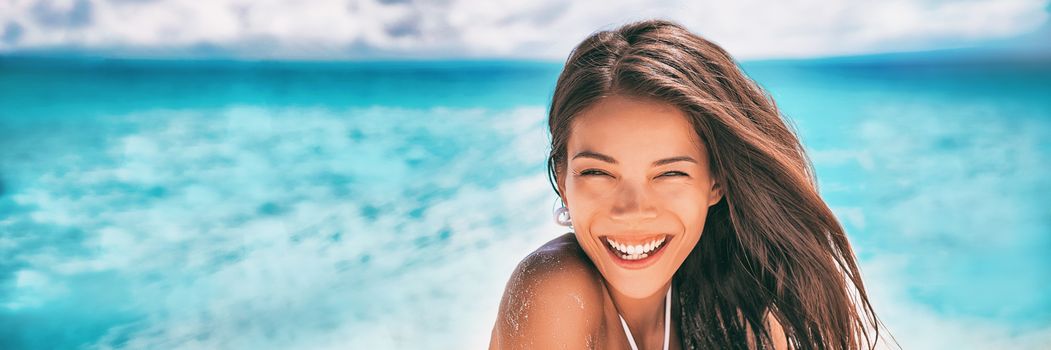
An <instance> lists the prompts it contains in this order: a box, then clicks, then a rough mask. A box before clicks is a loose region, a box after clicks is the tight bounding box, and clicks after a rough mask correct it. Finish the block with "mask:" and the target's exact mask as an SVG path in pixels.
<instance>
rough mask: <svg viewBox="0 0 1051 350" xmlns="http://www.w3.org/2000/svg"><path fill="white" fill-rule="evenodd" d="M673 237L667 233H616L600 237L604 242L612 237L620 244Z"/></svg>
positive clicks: (643, 242) (644, 242)
mask: <svg viewBox="0 0 1051 350" xmlns="http://www.w3.org/2000/svg"><path fill="white" fill-rule="evenodd" d="M665 237H671V235H669V234H667V233H647V234H614V235H601V236H598V239H599V240H600V241H602V242H606V240H607V239H612V240H614V241H616V242H617V243H620V244H628V245H634V244H646V243H650V242H653V241H656V240H658V239H661V238H665Z"/></svg>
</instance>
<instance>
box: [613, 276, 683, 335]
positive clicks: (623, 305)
mask: <svg viewBox="0 0 1051 350" xmlns="http://www.w3.org/2000/svg"><path fill="white" fill-rule="evenodd" d="M603 283H606V282H605V280H603ZM668 288H671V282H670V281H669V282H668V283H667V284H665V285H664V286H663V287H661V288H660V289H658V290H657V292H656V293H654V294H653V295H650V296H647V297H645V298H642V299H637V298H632V297H629V296H626V295H623V294H621V293H620V292H618V291H617V290H616V289H615V288H613V287H612V286H610V285H609V283H606V290H608V291H609V296H610V298H611V299H612V300H613V305H615V306H616V307H617V310H618V311H620V315H621V317H624V322H626V323H627V324H628V328H630V329H631V332H632V335H634V336H635V341H636V342H637V343H638V345H639V348H640V349H641V348H649V347H648V346H644V345H643V344H651V343H654V341H652V339H655V338H656V339H658V340H657V341H659V342H661V343H663V342H664V327H665V326H664V307H665V306H664V299H665V297H666V296H667V294H668Z"/></svg>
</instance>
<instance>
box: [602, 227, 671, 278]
mask: <svg viewBox="0 0 1051 350" xmlns="http://www.w3.org/2000/svg"><path fill="white" fill-rule="evenodd" d="M607 237H608V236H607ZM658 237H659V236H658ZM666 237H667V238H666V239H665V242H664V243H663V244H661V246H660V248H658V249H657V250H656V251H654V252H653V254H650V255H649V256H647V257H645V258H642V259H638V260H625V259H622V258H621V257H620V254H621V253H620V252H617V251H616V250H615V249H614V248H613V247H610V246H609V244H606V243H604V244H603V246H605V247H606V254H607V255H609V257H610V260H613V262H614V263H616V264H617V265H620V266H621V267H623V268H626V269H633V270H636V269H643V268H646V267H649V266H650V265H653V264H654V263H656V262H657V260H660V258H661V256H663V255H664V251H666V250H668V249H667V248H668V246H669V245H671V243H672V240H673V238H674V236H672V235H666ZM613 240H616V238H613Z"/></svg>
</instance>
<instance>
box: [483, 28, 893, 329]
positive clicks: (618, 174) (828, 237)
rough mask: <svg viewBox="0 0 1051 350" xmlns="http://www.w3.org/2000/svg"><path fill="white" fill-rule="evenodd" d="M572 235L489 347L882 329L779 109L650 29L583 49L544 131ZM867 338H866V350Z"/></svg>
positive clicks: (670, 33) (535, 266)
mask: <svg viewBox="0 0 1051 350" xmlns="http://www.w3.org/2000/svg"><path fill="white" fill-rule="evenodd" d="M549 127H550V132H551V136H552V137H551V153H550V158H549V161H548V170H549V176H550V178H551V180H552V187H553V188H554V190H555V191H556V193H557V194H558V195H559V197H560V198H561V202H562V207H561V208H559V210H558V211H557V212H556V213H557V214H556V215H558V219H557V220H558V221H559V222H560V223H562V224H564V225H566V226H569V227H571V228H572V229H573V232H571V233H567V234H565V235H563V236H561V237H558V238H556V239H554V240H552V241H550V242H548V243H547V244H545V245H543V246H542V247H540V248H539V249H537V250H536V251H535V252H533V253H532V254H530V255H529V256H527V257H526V258H525V259H524V260H523V261H522V262H521V263H520V264H519V265H518V268H517V269H516V271H515V272H514V273H513V275H512V276H511V279H510V281H509V282H508V284H507V288H506V290H505V293H504V296H503V299H502V301H501V304H500V312H499V316H498V319H497V322H496V325H495V326H494V328H493V333H492V339H491V342H490V348H491V349H628V348H631V349H788V348H793V349H858V348H862V347H869V346H874V345H875V342H874V341H871V342H870V340H878V339H879V332H878V331H879V328H878V327H877V325H878V324H879V322H878V320H877V319H876V317H875V314H874V311H873V310H872V307H871V305H870V304H869V301H868V297H867V294H866V292H865V288H864V285H863V284H862V281H861V278H860V275H859V271H858V267H857V264H856V262H855V258H854V255H853V252H852V250H851V247H850V244H849V242H848V241H847V237H846V236H845V234H844V230H843V228H842V227H841V226H840V224H839V223H838V222H837V220H836V218H835V216H834V215H833V213H832V212H831V211H830V210H829V208H828V206H827V205H826V204H825V203H824V202H823V201H822V199H821V198H820V197H819V194H818V190H817V185H816V180H815V179H814V172H813V169H812V167H811V165H810V161H809V159H808V158H807V156H806V154H805V153H804V149H803V147H802V145H801V144H800V142H799V139H798V137H797V136H796V135H795V133H794V132H793V131H792V130H791V129H790V128H789V127H788V126H787V125H786V123H785V121H784V120H783V119H782V117H781V115H780V113H779V112H778V110H777V108H776V106H775V104H774V102H773V101H772V100H771V99H770V98H769V97H768V96H767V95H766V94H765V93H764V91H763V90H762V89H761V88H760V87H758V86H757V85H756V84H755V83H754V82H752V81H751V80H750V79H748V78H747V77H746V76H745V75H744V74H743V73H742V72H741V71H740V70H739V68H738V67H737V65H736V64H735V62H734V60H733V59H732V58H731V57H730V56H729V55H728V54H727V53H726V52H725V51H723V50H722V49H721V48H720V47H718V46H716V45H715V44H713V43H711V42H709V41H707V40H705V39H703V38H701V37H699V36H697V35H694V34H692V33H690V32H689V31H688V30H686V29H685V28H683V27H681V26H680V25H678V24H675V23H672V22H668V21H663V20H650V21H643V22H639V23H633V24H629V25H626V26H624V27H621V28H619V29H616V30H612V31H603V32H599V33H596V34H593V35H592V36H590V37H588V38H587V39H585V40H584V42H582V43H581V44H580V45H579V46H577V48H575V49H574V50H573V52H572V54H571V55H570V57H569V60H568V61H567V62H566V65H565V68H564V70H563V71H562V74H561V76H559V78H558V83H557V85H556V87H555V94H554V98H553V101H552V103H551V110H550V116H549ZM873 335H874V337H873Z"/></svg>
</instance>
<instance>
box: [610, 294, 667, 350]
mask: <svg viewBox="0 0 1051 350" xmlns="http://www.w3.org/2000/svg"><path fill="white" fill-rule="evenodd" d="M617 317H620V325H621V326H624V333H626V334H627V335H628V343H629V344H631V350H639V346H638V345H635V337H634V336H632V335H631V330H630V329H628V323H627V322H625V321H624V316H621V315H620V313H619V312H618V313H617ZM670 336H671V287H669V288H668V296H666V297H665V298H664V350H668V345H669V344H670V342H669V341H668V339H669V338H670Z"/></svg>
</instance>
